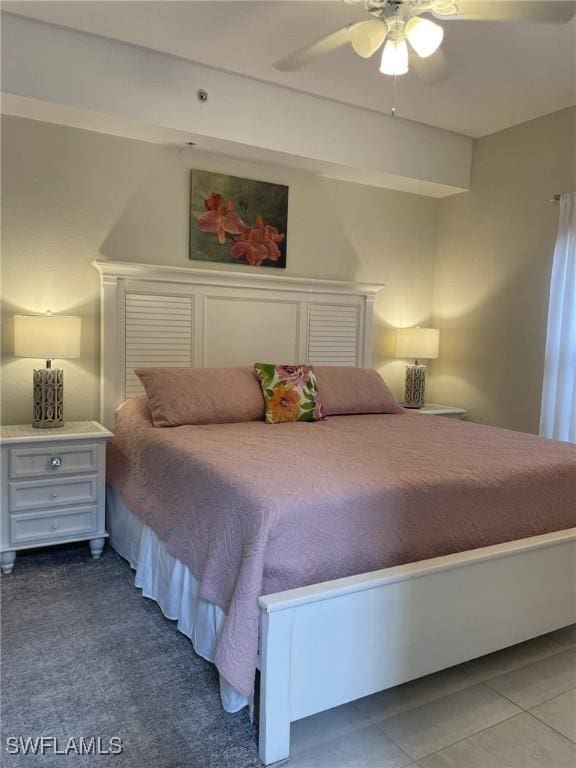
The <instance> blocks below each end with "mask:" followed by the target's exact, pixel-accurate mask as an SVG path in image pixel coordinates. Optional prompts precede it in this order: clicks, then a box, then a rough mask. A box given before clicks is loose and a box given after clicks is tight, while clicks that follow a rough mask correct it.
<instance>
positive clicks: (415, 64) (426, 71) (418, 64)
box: [410, 48, 452, 85]
mask: <svg viewBox="0 0 576 768" xmlns="http://www.w3.org/2000/svg"><path fill="white" fill-rule="evenodd" d="M410 71H411V72H414V74H415V75H416V76H417V77H419V78H420V80H422V81H423V82H425V83H427V84H428V85H435V84H436V83H441V82H443V81H444V80H448V78H449V77H451V76H452V69H451V67H450V64H449V62H448V59H447V58H446V54H445V53H444V52H443V51H442V49H441V48H439V49H438V50H437V51H436V53H433V54H432V56H428V57H426V58H425V59H422V58H420V56H418V55H417V54H416V53H413V54H411V56H410Z"/></svg>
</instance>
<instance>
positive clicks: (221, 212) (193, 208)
mask: <svg viewBox="0 0 576 768" xmlns="http://www.w3.org/2000/svg"><path fill="white" fill-rule="evenodd" d="M190 216H191V222H190V258H191V259H202V260H205V261H217V262H218V261H221V262H230V263H236V264H247V265H249V266H252V267H260V266H264V267H278V268H281V269H282V268H284V267H285V266H286V248H287V243H286V239H287V238H286V230H287V226H288V187H286V186H283V185H281V184H270V183H269V182H264V181H254V180H253V179H242V178H239V177H236V176H227V175H224V174H218V173H211V172H208V171H192V176H191V196H190Z"/></svg>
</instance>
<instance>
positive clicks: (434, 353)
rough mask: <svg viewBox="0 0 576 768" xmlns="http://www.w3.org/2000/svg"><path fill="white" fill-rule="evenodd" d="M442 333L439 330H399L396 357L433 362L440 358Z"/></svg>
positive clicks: (397, 331)
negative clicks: (439, 350) (434, 359)
mask: <svg viewBox="0 0 576 768" xmlns="http://www.w3.org/2000/svg"><path fill="white" fill-rule="evenodd" d="M439 345H440V331H439V330H438V329H437V328H398V329H397V330H396V357H405V358H411V359H414V360H418V359H420V358H422V359H424V360H432V359H433V358H436V357H438V348H439Z"/></svg>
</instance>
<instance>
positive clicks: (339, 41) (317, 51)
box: [274, 24, 353, 72]
mask: <svg viewBox="0 0 576 768" xmlns="http://www.w3.org/2000/svg"><path fill="white" fill-rule="evenodd" d="M352 26H353V25H352V24H349V25H348V26H346V27H342V29H337V30H336V31H335V32H331V33H330V34H329V35H325V36H324V37H321V38H320V39H319V40H316V41H315V42H314V43H310V45H306V46H305V47H304V48H301V49H300V50H298V51H295V52H294V53H291V54H289V55H288V56H285V57H284V58H283V59H280V60H279V61H277V62H276V63H275V64H274V66H275V67H276V69H279V70H281V71H283V72H290V71H291V70H294V69H301V68H302V67H305V66H306V65H307V64H310V62H312V61H315V60H316V59H319V58H320V57H321V56H324V55H325V54H326V53H330V52H331V51H335V50H336V49H337V48H341V47H342V46H343V45H346V44H347V43H349V42H350V27H352Z"/></svg>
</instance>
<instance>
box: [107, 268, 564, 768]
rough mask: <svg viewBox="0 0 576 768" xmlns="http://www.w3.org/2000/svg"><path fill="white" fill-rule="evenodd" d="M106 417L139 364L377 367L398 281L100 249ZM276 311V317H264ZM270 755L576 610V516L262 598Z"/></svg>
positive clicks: (265, 737) (133, 385)
mask: <svg viewBox="0 0 576 768" xmlns="http://www.w3.org/2000/svg"><path fill="white" fill-rule="evenodd" d="M94 266H95V267H96V269H98V271H99V272H100V275H101V285H102V294H101V295H102V305H101V307H102V314H101V339H102V358H101V359H102V363H101V365H102V369H101V417H100V418H101V421H103V423H104V424H106V425H107V426H108V427H110V428H112V427H113V426H114V413H115V409H116V408H117V406H118V405H119V404H120V403H121V402H122V401H123V400H124V399H125V398H126V396H131V395H135V394H137V393H138V392H139V391H140V389H139V384H138V382H137V380H136V377H135V376H134V374H133V372H132V371H133V368H135V367H137V366H138V365H170V366H189V365H194V366H201V367H205V366H224V365H244V364H246V365H247V364H251V363H253V362H254V361H255V360H256V359H258V358H259V359H269V360H271V361H273V360H278V361H279V360H280V359H282V361H283V362H305V361H310V362H316V363H318V364H325V365H329V364H335V365H364V366H369V365H370V361H371V348H372V325H373V301H374V297H375V295H376V293H377V292H378V291H379V290H380V289H381V288H382V287H383V286H375V285H358V284H351V283H340V282H336V281H327V280H307V279H298V278H285V277H276V276H269V275H261V274H252V273H250V272H228V271H213V270H196V269H186V268H177V267H155V266H145V265H139V264H125V263H118V262H94ZM264 321H265V322H264ZM259 605H260V613H261V621H260V630H261V631H260V634H261V639H260V671H261V676H260V758H261V760H262V762H263V763H265V764H266V765H268V764H270V763H273V762H275V761H278V760H282V759H284V758H287V757H288V756H289V749H290V724H291V723H292V722H293V721H295V720H298V719H300V718H303V717H307V716H309V715H312V714H315V713H317V712H321V711H323V710H325V709H329V708H331V707H334V706H337V705H339V704H344V703H346V702H349V701H352V700H354V699H357V698H360V697H362V696H367V695H369V694H372V693H376V692H378V691H381V690H384V689H386V688H389V687H391V686H394V685H399V684H401V683H404V682H407V681H408V680H412V679H414V678H417V677H421V676H423V675H427V674H430V673H432V672H436V671H438V670H440V669H443V668H446V667H450V666H453V665H454V664H459V663H461V662H464V661H468V660H470V659H473V658H476V657H478V656H482V655H484V654H487V653H491V652H493V651H496V650H499V649H501V648H505V647H507V646H509V645H513V644H515V643H519V642H522V641H524V640H528V639H530V638H532V637H536V636H538V635H542V634H545V633H547V632H551V631H553V630H556V629H560V628H561V627H564V626H567V625H569V624H572V623H574V622H576V528H573V529H570V530H565V531H559V532H557V533H551V534H546V535H543V536H536V537H533V538H530V539H522V540H519V541H513V542H508V543H505V544H499V545H496V546H492V547H484V548H481V549H475V550H471V551H469V552H462V553H458V554H455V555H449V556H447V557H440V558H434V559H432V560H426V561H422V562H418V563H410V564H408V565H402V566H398V567H395V568H386V569H383V570H380V571H375V572H372V573H363V574H359V575H357V576H352V577H350V578H345V579H338V580H336V581H331V582H325V583H322V584H314V585H312V586H309V587H304V588H302V589H294V590H289V591H286V592H281V593H278V594H274V595H266V596H264V597H261V598H260V600H259Z"/></svg>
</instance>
